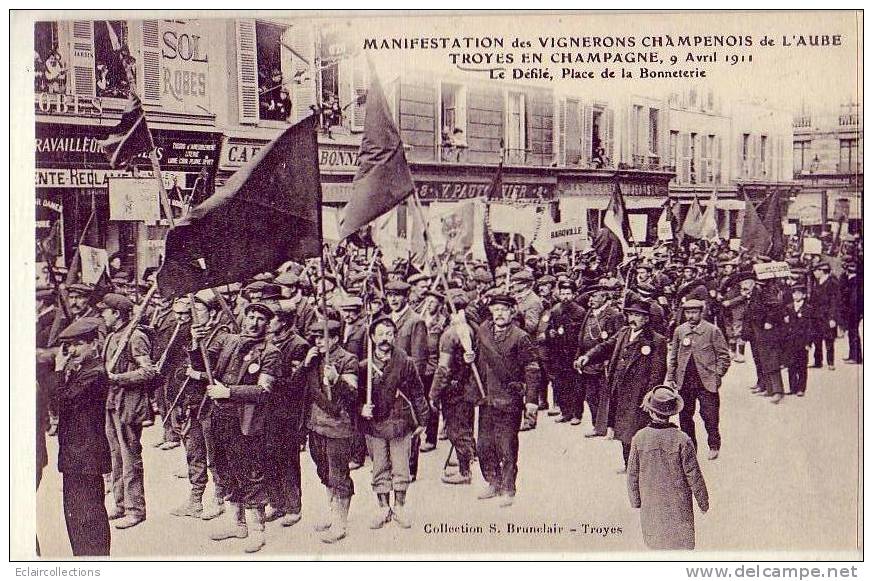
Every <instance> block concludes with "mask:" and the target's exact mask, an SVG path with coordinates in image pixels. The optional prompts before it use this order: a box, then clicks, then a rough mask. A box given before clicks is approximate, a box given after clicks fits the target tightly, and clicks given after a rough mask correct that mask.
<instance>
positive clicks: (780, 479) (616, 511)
mask: <svg viewBox="0 0 873 581" xmlns="http://www.w3.org/2000/svg"><path fill="white" fill-rule="evenodd" d="M846 354H847V344H846V340H845V339H839V340H838V342H837V353H836V358H837V369H836V370H835V371H829V370H827V369H826V368H824V369H810V375H809V383H808V390H807V395H806V397H804V398H797V397H795V396H787V397H786V398H785V399H784V400H783V401H782V403H780V404H779V405H773V404H771V403H770V402H769V401H768V400H767V399H765V398H761V397H756V396H752V395H750V393H749V390H748V387H749V386H750V385H751V384H752V383H754V379H755V372H754V367H753V366H752V364H751V363H750V362H746V363H741V364H740V363H733V364H732V366H731V369H730V371H729V372H728V374H727V376H726V378H725V381H724V384H723V386H722V388H721V398H722V400H721V402H722V403H721V431H722V441H723V443H722V450H721V455H720V457H719V458H718V459H717V460H715V461H709V460H707V459H706V453H707V448H706V445H705V442H706V435H705V431H704V428H703V425H702V422H701V421H700V419H699V416H698V418H697V430H698V431H697V438H698V442H700V446H701V450H700V452H699V454H698V457H699V459H700V463H701V466H702V469H703V474H704V477H705V479H706V484H707V486H708V488H709V496H710V510H709V512H708V513H707V514H701V513H700V511H699V510H698V509H697V507H696V506H695V511H696V512H695V519H696V526H697V549H698V553H697V554H700V555H703V552H709V551H729V552H731V553H734V552H743V553H744V554H746V555H748V556H752V554H754V553H758V552H762V553H763V552H768V553H772V552H784V551H800V552H807V553H808V554H811V552H816V553H817V554H821V553H822V552H825V551H855V550H857V547H858V546H859V545H860V542H861V541H860V539H861V526H860V520H859V515H860V510H859V508H858V507H859V506H860V498H861V489H860V488H859V476H858V475H859V462H860V457H861V456H860V454H861V446H860V443H859V434H860V427H861V409H862V400H861V398H860V393H861V383H860V382H861V366H857V365H845V364H844V363H843V361H842V357H844V356H846ZM783 377H785V372H784V371H783ZM785 385H786V387H787V380H786V382H785ZM587 414H588V411H587V409H586V417H585V418H584V420H583V423H582V424H581V425H579V426H575V427H574V426H570V425H569V424H555V423H554V418H550V417H547V416H546V415H545V413H544V412H543V413H541V414H540V419H539V427H538V428H537V429H536V430H535V431H532V432H525V433H522V434H521V445H520V453H519V475H518V495H517V497H516V502H515V505H514V506H512V507H510V508H500V507H499V506H498V505H497V502H496V501H494V500H490V501H479V500H477V499H476V494H477V493H478V491H479V490H481V488H482V486H483V480H482V477H481V474H480V473H479V471H478V465H474V482H473V485H472V486H449V485H445V484H442V483H441V482H440V481H439V477H440V475H441V473H442V467H443V462H444V461H445V459H446V454H447V453H448V451H449V443H448V442H447V441H441V442H440V443H439V447H438V448H437V450H436V451H434V452H431V453H428V454H423V455H422V460H421V466H420V468H419V479H418V481H417V482H415V483H413V484H412V485H411V487H410V490H409V494H408V509H409V510H408V512H409V514H410V515H411V516H412V518H413V521H414V522H413V527H412V528H411V529H408V530H404V529H400V528H399V527H398V526H397V525H396V524H395V523H391V524H389V525H387V526H386V527H385V528H383V529H382V530H378V531H373V530H370V529H369V528H368V523H369V522H370V520H371V518H372V517H373V516H374V514H375V510H376V499H375V495H374V494H373V493H372V491H371V489H370V486H369V478H370V469H369V465H367V466H365V467H364V468H362V469H360V470H357V471H355V472H353V473H352V474H353V479H354V482H355V491H356V494H355V496H354V498H353V499H352V503H351V512H350V516H349V531H348V537H347V538H346V539H345V540H343V541H341V542H340V543H338V544H336V545H326V544H323V543H321V542H320V541H319V538H318V535H317V533H315V532H314V531H313V529H312V527H313V524H314V523H315V522H316V521H317V519H319V517H321V516H322V515H323V514H325V512H326V499H325V493H324V488H323V487H322V486H321V484H320V483H319V482H318V480H317V477H316V474H315V466H314V464H313V462H312V460H311V458H310V456H309V453H308V451H305V452H303V455H302V464H303V518H302V520H301V521H300V522H299V523H298V524H297V525H295V526H293V527H291V528H283V527H281V526H280V525H279V524H278V523H268V524H267V545H266V547H265V548H264V549H263V550H262V551H261V552H260V553H258V554H257V555H256V558H274V559H275V558H291V559H293V558H318V557H319V556H320V557H324V558H332V557H342V558H352V557H356V556H357V557H367V556H368V555H369V556H372V555H386V554H387V555H394V556H396V557H398V558H410V557H413V556H423V555H432V556H436V555H442V557H441V558H443V559H445V558H451V555H456V556H457V555H466V556H475V555H477V554H484V553H504V554H512V555H515V556H524V555H530V556H532V557H535V556H543V555H545V554H552V555H564V556H574V554H575V556H576V557H578V558H586V557H588V558H594V557H600V558H607V559H611V558H621V557H622V554H621V553H617V552H637V553H638V552H641V551H646V548H645V545H644V544H643V541H642V535H641V533H640V527H639V517H638V511H637V510H635V509H632V508H631V507H630V504H629V502H628V496H627V485H626V478H625V476H624V475H619V474H616V469H617V468H619V467H620V465H621V445H620V443H619V442H617V441H607V440H604V439H602V438H596V439H587V438H584V437H583V433H584V432H585V431H586V430H587V429H588V428H589V427H590V417H589V416H588V415H587ZM676 421H678V419H676ZM159 434H160V430H159V428H158V426H154V427H150V428H147V429H146V430H145V432H144V435H143V444H144V447H145V451H144V464H145V488H146V499H147V510H148V519H147V520H146V521H145V522H144V523H143V524H141V525H139V526H137V527H134V528H132V529H128V530H124V531H119V530H116V529H114V528H112V552H111V555H112V557H114V558H126V559H147V558H150V557H160V558H170V559H173V558H194V559H223V558H227V559H237V558H251V556H246V555H245V553H244V552H243V550H242V547H243V541H239V540H232V541H223V542H214V541H211V540H209V538H208V534H209V532H210V531H211V530H212V528H213V527H215V526H216V523H217V521H211V522H206V521H201V520H197V519H192V518H180V517H174V516H171V515H170V511H171V510H172V509H173V508H174V507H176V506H178V505H179V504H181V503H182V502H184V501H185V500H186V498H187V493H188V482H187V480H185V479H180V478H177V477H176V476H174V473H176V472H178V471H180V470H183V469H184V467H185V460H184V451H183V448H181V447H180V448H176V449H174V450H169V451H160V450H157V449H155V448H154V447H152V444H153V443H154V442H155V441H157V439H158V437H159ZM49 454H50V460H49V466H48V467H47V468H46V469H45V475H44V478H43V480H42V485H41V487H40V490H39V491H38V493H37V533H38V536H39V540H40V544H41V547H42V554H43V556H44V557H47V558H68V557H70V556H71V551H70V546H69V542H68V540H67V536H66V529H65V526H64V519H63V512H62V506H61V486H60V484H61V480H60V475H59V474H58V473H57V471H56V466H57V463H56V459H57V442H56V439H55V438H49ZM211 491H212V487H211V483H210V486H209V488H208V489H207V498H208V497H209V495H210V494H211ZM107 499H108V497H107ZM443 523H444V524H446V525H448V526H452V527H462V526H463V525H469V526H471V527H475V526H478V527H480V528H481V532H475V531H474V532H466V533H465V532H456V533H448V534H439V533H430V534H428V532H426V531H427V530H430V529H433V528H437V527H439V525H441V524H443ZM428 525H429V527H428ZM492 525H494V526H493V529H496V531H497V532H492ZM511 526H515V527H533V528H531V529H526V530H523V532H513V531H512V530H511ZM537 527H538V528H537ZM549 527H552V528H551V529H549ZM555 527H562V530H561V531H560V532H557V533H556V532H554V528H555ZM619 529H620V530H619ZM550 530H551V531H552V532H549V531H550ZM516 531H517V529H516ZM541 531H542V532H541ZM605 553H609V554H608V555H606V554H605ZM647 555H648V556H652V555H653V554H652V553H648V554H647ZM733 556H734V557H736V554H734V555H733ZM689 557H690V555H689Z"/></svg>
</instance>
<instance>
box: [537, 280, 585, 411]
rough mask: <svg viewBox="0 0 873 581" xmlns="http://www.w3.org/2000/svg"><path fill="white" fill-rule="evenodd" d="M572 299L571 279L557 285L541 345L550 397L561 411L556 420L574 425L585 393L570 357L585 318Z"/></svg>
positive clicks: (575, 346)
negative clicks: (546, 364) (556, 302)
mask: <svg viewBox="0 0 873 581" xmlns="http://www.w3.org/2000/svg"><path fill="white" fill-rule="evenodd" d="M575 298H576V284H575V283H574V282H573V281H571V280H566V281H562V282H560V283H559V284H558V304H557V305H555V306H554V307H553V308H552V309H551V310H550V311H549V314H548V317H547V319H548V321H547V323H546V330H545V338H544V341H543V345H544V347H545V351H546V357H547V359H546V361H547V362H548V366H547V369H546V370H547V372H548V375H549V379H551V381H552V392H553V397H554V399H555V404H556V406H557V407H558V408H560V412H561V413H560V416H559V417H558V419H557V420H556V421H558V422H559V423H560V422H570V423H571V424H572V425H574V426H577V425H579V424H580V423H581V421H582V412H583V410H584V407H585V392H584V385H583V383H582V377H581V376H580V375H579V374H578V373H577V372H576V370H575V369H573V360H574V357H575V355H576V351H577V350H578V347H579V344H578V341H579V329H580V328H581V327H582V320H583V319H584V318H585V309H583V308H582V307H581V306H580V305H579V304H578V303H576V301H575ZM549 413H551V412H549Z"/></svg>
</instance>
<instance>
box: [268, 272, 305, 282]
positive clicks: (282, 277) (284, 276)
mask: <svg viewBox="0 0 873 581" xmlns="http://www.w3.org/2000/svg"><path fill="white" fill-rule="evenodd" d="M299 280H300V277H299V276H297V275H296V274H294V273H293V272H292V271H290V270H286V271H285V272H282V273H280V274H279V276H277V277H276V278H275V279H273V283H274V284H278V285H282V286H297V283H298V281H299Z"/></svg>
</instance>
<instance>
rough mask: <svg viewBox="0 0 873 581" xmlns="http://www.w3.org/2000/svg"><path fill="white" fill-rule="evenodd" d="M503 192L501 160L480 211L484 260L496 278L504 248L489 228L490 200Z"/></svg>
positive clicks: (498, 196) (497, 197) (503, 255)
mask: <svg viewBox="0 0 873 581" xmlns="http://www.w3.org/2000/svg"><path fill="white" fill-rule="evenodd" d="M502 193H503V162H500V165H498V166H497V173H495V174H494V177H493V178H492V179H491V185H490V186H489V187H488V191H487V192H486V194H485V200H484V204H483V205H484V211H483V212H482V222H483V225H482V245H483V246H484V249H485V260H486V262H488V269H489V270H490V271H491V276H493V277H495V278H497V267H498V266H500V265H501V264H502V263H503V260H504V257H505V256H506V250H505V249H503V248H501V247H500V245H498V244H497V241H496V240H495V239H494V230H493V229H492V228H491V201H492V200H495V199H499V198H500V197H501V195H502Z"/></svg>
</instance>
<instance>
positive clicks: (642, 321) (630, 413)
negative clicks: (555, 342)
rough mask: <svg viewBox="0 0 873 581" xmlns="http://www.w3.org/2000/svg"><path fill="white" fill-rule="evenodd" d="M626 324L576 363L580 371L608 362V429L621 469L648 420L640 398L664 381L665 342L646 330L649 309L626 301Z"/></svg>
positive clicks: (642, 303)
mask: <svg viewBox="0 0 873 581" xmlns="http://www.w3.org/2000/svg"><path fill="white" fill-rule="evenodd" d="M624 312H625V315H626V316H627V319H628V324H627V326H625V327H624V328H622V329H621V331H619V332H618V333H617V334H616V335H615V336H614V337H612V338H610V339H607V340H605V341H604V342H602V343H600V344H598V345H596V346H594V347H593V348H592V349H591V350H589V351H588V352H587V353H586V354H585V355H583V356H582V357H580V358H579V359H578V360H577V366H578V368H579V369H584V368H585V366H586V365H588V364H589V363H598V362H600V361H606V360H608V363H607V366H606V391H605V394H604V395H605V396H606V397H607V403H606V404H605V405H606V409H605V411H606V417H607V425H608V426H609V427H612V428H613V430H614V432H615V439H617V440H620V441H621V448H622V456H623V458H624V467H623V468H622V469H621V470H619V472H620V473H624V472H625V471H626V470H627V459H628V456H629V454H630V444H631V440H632V439H633V437H634V434H636V433H637V431H639V430H640V429H642V428H643V427H645V426H646V425H647V424H648V422H649V416H648V414H646V413H645V412H644V411H643V410H641V409H640V404H642V402H643V397H644V396H645V395H646V393H648V392H649V390H651V389H652V388H653V387H655V386H656V385H659V384H661V383H662V382H663V381H664V376H665V374H666V371H667V340H666V339H665V338H664V337H663V336H662V335H659V334H658V333H655V332H654V331H653V330H652V329H651V328H650V327H649V320H650V317H651V307H650V305H649V304H648V302H646V301H644V300H641V299H633V300H628V301H627V304H626V305H625V307H624Z"/></svg>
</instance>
